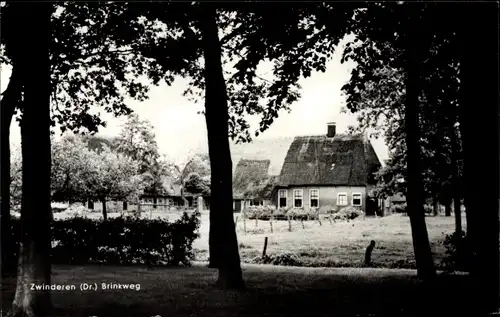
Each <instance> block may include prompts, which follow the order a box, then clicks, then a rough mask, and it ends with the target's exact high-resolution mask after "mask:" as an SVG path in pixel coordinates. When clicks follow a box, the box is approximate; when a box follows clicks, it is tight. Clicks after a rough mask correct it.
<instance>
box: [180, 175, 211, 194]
mask: <svg viewBox="0 0 500 317" xmlns="http://www.w3.org/2000/svg"><path fill="white" fill-rule="evenodd" d="M184 189H185V190H186V191H187V192H189V193H192V194H198V195H202V196H210V180H208V179H206V178H202V177H201V176H200V175H198V174H197V173H191V174H189V175H188V176H187V178H186V181H185V182H184Z"/></svg>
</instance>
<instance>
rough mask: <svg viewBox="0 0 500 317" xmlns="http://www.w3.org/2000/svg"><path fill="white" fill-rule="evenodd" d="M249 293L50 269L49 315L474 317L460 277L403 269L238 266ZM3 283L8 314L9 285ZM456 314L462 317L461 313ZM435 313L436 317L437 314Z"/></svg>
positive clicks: (159, 276)
mask: <svg viewBox="0 0 500 317" xmlns="http://www.w3.org/2000/svg"><path fill="white" fill-rule="evenodd" d="M243 270H244V278H245V281H246V283H247V286H248V289H247V290H246V291H242V292H235V291H222V290H219V289H216V288H214V287H213V286H212V285H213V283H214V281H215V279H216V274H217V273H216V271H215V270H213V269H208V268H205V267H202V266H198V265H195V266H194V267H192V268H170V269H169V268H146V267H113V266H74V267H70V266H55V267H54V268H53V278H52V283H54V284H65V285H76V287H77V290H73V291H53V292H52V299H53V303H54V307H55V314H54V316H82V317H83V316H86V317H88V316H99V317H109V316H147V317H150V316H156V315H159V316H162V317H166V316H207V317H215V316H283V317H284V316H304V317H311V316H387V315H391V316H394V315H399V316H426V315H428V316H430V315H432V316H434V314H439V315H440V316H448V315H452V314H459V313H460V316H462V315H464V316H467V315H470V316H475V314H474V313H473V312H470V311H469V312H468V310H469V309H470V307H469V306H468V304H469V303H471V302H472V299H471V297H470V296H471V294H472V291H471V289H470V288H469V287H468V285H469V280H468V279H469V278H468V277H467V276H439V278H438V279H437V280H436V281H433V282H426V283H424V282H421V281H419V280H417V279H416V278H415V276H414V274H415V273H414V272H413V271H409V270H388V269H352V268H347V269H346V268H340V269H339V268H295V267H279V266H268V265H244V266H243ZM3 283H4V286H5V288H4V296H3V299H2V301H3V303H2V304H3V309H4V311H6V310H7V309H8V308H9V305H10V302H11V300H12V296H13V290H14V288H13V284H14V281H13V280H6V281H4V282H3ZM80 283H88V284H93V283H97V284H98V285H101V283H122V284H140V290H139V291H136V290H97V291H87V292H82V291H80V290H79V284H80ZM462 313H463V314H462ZM439 315H438V316H439Z"/></svg>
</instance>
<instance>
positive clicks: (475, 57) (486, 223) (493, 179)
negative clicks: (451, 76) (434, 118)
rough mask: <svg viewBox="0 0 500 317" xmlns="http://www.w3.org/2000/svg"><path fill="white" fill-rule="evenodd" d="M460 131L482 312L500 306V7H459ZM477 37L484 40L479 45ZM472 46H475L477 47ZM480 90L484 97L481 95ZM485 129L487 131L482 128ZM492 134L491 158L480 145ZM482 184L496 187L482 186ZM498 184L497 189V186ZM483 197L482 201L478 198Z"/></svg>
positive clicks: (476, 290) (477, 301)
mask: <svg viewBox="0 0 500 317" xmlns="http://www.w3.org/2000/svg"><path fill="white" fill-rule="evenodd" d="M456 6H457V8H456V9H457V10H456V15H455V20H454V24H453V27H455V29H456V30H457V31H458V33H459V43H458V44H459V45H458V50H457V52H458V53H459V58H460V116H461V118H460V132H461V135H462V146H463V150H464V178H465V181H464V187H465V188H464V192H465V208H466V217H467V235H468V238H469V241H470V243H471V245H472V253H473V254H472V259H471V264H472V267H471V276H472V277H473V279H474V281H475V287H474V289H473V290H472V291H473V292H474V293H473V294H475V295H476V297H475V298H474V299H473V300H471V302H472V301H474V303H475V307H477V309H478V312H482V313H491V312H494V311H497V310H498V307H499V282H498V281H499V279H500V277H499V270H498V268H499V238H498V237H499V215H498V213H499V204H498V200H499V189H498V175H499V167H498V164H499V161H498V157H499V153H498V146H499V140H498V97H499V96H498V85H499V83H498V38H499V37H498V4H496V3H474V4H469V3H467V4H466V3H461V4H457V5H456ZM477 34H481V36H482V40H481V41H476V40H475V39H477V37H476V36H477ZM471 43H474V44H473V45H471ZM478 91H480V92H481V93H479V94H478ZM478 124H480V126H481V128H478ZM484 135H488V142H489V144H490V146H489V147H488V149H489V151H490V152H489V153H488V152H486V153H484V155H478V153H482V152H479V151H484V144H482V143H481V142H478V140H479V139H480V138H481V137H484ZM479 184H491V185H488V186H479ZM493 184H496V186H492V185H493ZM478 197H481V198H480V199H478Z"/></svg>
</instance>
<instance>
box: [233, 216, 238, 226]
mask: <svg viewBox="0 0 500 317" xmlns="http://www.w3.org/2000/svg"><path fill="white" fill-rule="evenodd" d="M237 224H238V216H236V219H234V227H235V228H236V225H237Z"/></svg>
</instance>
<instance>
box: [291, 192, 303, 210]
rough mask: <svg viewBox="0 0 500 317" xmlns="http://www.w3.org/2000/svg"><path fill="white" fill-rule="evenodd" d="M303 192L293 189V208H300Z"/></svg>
mask: <svg viewBox="0 0 500 317" xmlns="http://www.w3.org/2000/svg"><path fill="white" fill-rule="evenodd" d="M303 192H304V191H303V190H302V189H294V190H293V206H294V207H297V208H302V206H303V204H302V200H303V199H302V198H303V195H304V193H303Z"/></svg>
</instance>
